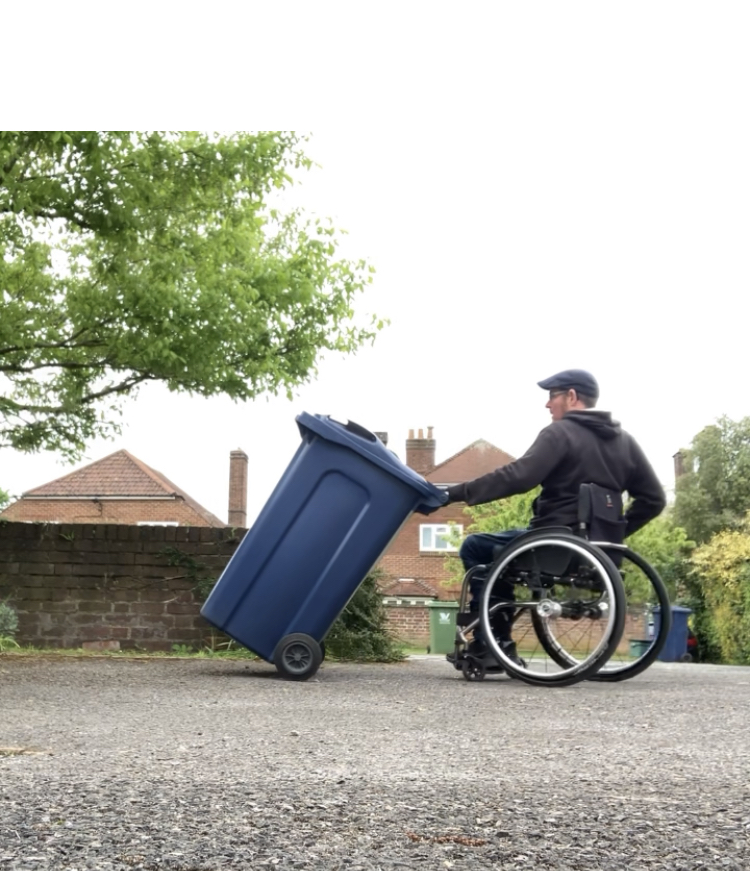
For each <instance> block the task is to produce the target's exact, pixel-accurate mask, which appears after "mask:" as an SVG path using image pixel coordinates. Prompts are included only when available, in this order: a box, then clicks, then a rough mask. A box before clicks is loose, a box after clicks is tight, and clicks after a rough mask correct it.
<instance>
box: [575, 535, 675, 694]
mask: <svg viewBox="0 0 750 871" xmlns="http://www.w3.org/2000/svg"><path fill="white" fill-rule="evenodd" d="M618 550H619V551H620V553H621V554H622V556H623V562H624V561H625V560H627V561H629V562H631V563H633V565H635V566H637V567H638V568H639V569H640V570H641V571H642V572H643V574H644V575H645V576H646V578H647V579H648V581H649V583H650V584H651V588H652V589H651V591H652V594H653V601H655V602H656V605H657V606H658V607H659V608H660V612H661V620H660V621H659V634H658V635H655V636H654V639H653V642H652V644H651V646H650V647H649V648H648V649H647V650H646V651H645V652H644V653H643V654H641V656H639V657H637V658H636V659H630V657H629V656H628V657H627V658H626V657H622V658H621V657H620V656H619V655H618V654H617V653H614V654H613V655H612V656H611V657H610V658H609V660H608V661H607V662H606V663H605V664H604V665H603V666H602V667H601V668H600V669H599V671H598V672H597V673H596V674H595V675H592V676H591V677H590V678H589V680H599V681H610V682H613V683H614V682H616V681H621V680H628V679H629V678H631V677H635V676H636V675H639V674H641V673H642V672H644V671H645V670H646V669H647V668H648V667H649V666H650V665H651V664H652V663H653V662H654V661H655V660H656V658H657V657H658V656H659V654H660V653H661V652H662V650H663V648H664V645H665V644H666V642H667V636H668V635H669V630H670V629H671V627H672V607H671V603H670V601H669V593H668V592H667V588H666V586H665V585H664V581H662V579H661V578H660V577H659V575H658V573H657V571H656V569H655V568H654V567H653V566H651V565H649V563H647V562H646V560H645V559H643V557H642V556H640V555H639V554H637V553H635V551H632V550H630V548H628V547H625V548H618ZM622 570H623V566H622V565H621V566H620V571H621V572H622ZM625 599H626V604H625V609H626V613H627V614H634V612H635V613H636V614H637V615H638V617H645V609H643V608H642V607H639V606H637V605H636V603H635V602H629V601H628V599H629V596H628V591H627V587H625ZM634 616H635V615H634Z"/></svg>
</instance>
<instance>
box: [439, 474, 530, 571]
mask: <svg viewBox="0 0 750 871" xmlns="http://www.w3.org/2000/svg"><path fill="white" fill-rule="evenodd" d="M540 490H541V488H540V487H535V488H534V489H533V490H530V491H529V492H528V493H519V494H518V495H516V496H509V497H508V498H507V499H498V500H497V501H495V502H485V503H484V504H482V505H467V506H466V508H464V514H466V515H467V517H469V518H470V523H469V524H468V526H466V527H465V529H464V534H463V535H461V534H460V533H459V531H458V528H457V527H456V526H454V527H453V529H452V530H451V536H450V543H451V544H452V545H453V546H454V547H456V548H458V547H460V545H461V542H462V541H463V539H464V538H465V537H466V536H467V535H471V534H473V533H478V532H489V533H494V532H503V531H504V530H506V529H523V528H525V527H527V526H528V525H529V523H530V522H531V518H532V516H533V514H534V509H533V503H534V499H536V497H537V496H538V495H539V492H540ZM445 566H446V569H447V570H448V571H449V572H450V578H448V580H446V581H444V586H446V587H460V585H461V581H462V579H463V576H464V573H465V572H464V568H463V565H462V564H461V560H460V559H459V558H458V557H457V556H449V557H448V558H447V559H446V561H445Z"/></svg>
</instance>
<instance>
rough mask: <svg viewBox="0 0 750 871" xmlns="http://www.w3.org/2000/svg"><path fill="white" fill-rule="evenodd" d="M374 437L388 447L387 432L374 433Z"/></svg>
mask: <svg viewBox="0 0 750 871" xmlns="http://www.w3.org/2000/svg"><path fill="white" fill-rule="evenodd" d="M375 435H376V436H377V437H378V438H379V439H380V441H381V442H383V444H384V445H385V446H386V447H388V433H387V432H376V433H375Z"/></svg>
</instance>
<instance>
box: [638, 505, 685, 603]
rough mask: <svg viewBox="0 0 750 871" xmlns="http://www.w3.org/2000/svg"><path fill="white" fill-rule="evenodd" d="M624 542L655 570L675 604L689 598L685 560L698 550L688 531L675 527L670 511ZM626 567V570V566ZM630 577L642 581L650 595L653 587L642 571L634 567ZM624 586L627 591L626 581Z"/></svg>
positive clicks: (644, 588)
mask: <svg viewBox="0 0 750 871" xmlns="http://www.w3.org/2000/svg"><path fill="white" fill-rule="evenodd" d="M625 543H626V544H627V546H628V547H629V548H630V549H631V550H634V551H635V552H636V553H637V554H640V555H641V556H642V557H643V558H644V559H645V560H646V562H648V563H649V564H650V565H652V566H653V567H654V568H655V569H656V571H657V572H658V574H659V575H660V576H661V579H662V580H663V581H664V583H665V584H666V586H667V590H669V597H670V599H671V600H672V601H673V602H675V601H677V600H680V601H681V600H683V599H685V598H686V597H687V596H688V595H689V593H688V590H687V589H686V585H685V572H686V561H687V559H688V557H689V556H690V553H691V552H692V550H693V548H694V547H695V542H693V541H690V539H689V538H688V536H687V533H686V532H685V530H684V529H683V528H682V527H681V526H677V525H676V524H675V522H674V518H673V516H672V514H671V512H665V513H664V514H662V515H660V516H659V517H656V518H655V519H654V520H652V521H650V522H649V523H647V524H646V525H645V526H644V527H642V528H641V529H639V530H638V532H636V533H634V534H633V535H631V536H630V537H629V538H628V539H627V541H626V542H625ZM624 568H627V563H626V565H625V567H624ZM630 575H631V576H632V577H638V578H639V582H640V583H641V584H642V585H643V590H644V593H646V592H649V593H650V589H651V588H650V585H649V584H648V581H647V580H646V578H645V577H644V576H643V575H642V574H641V573H640V572H635V571H633V570H632V568H631V571H630ZM625 583H626V589H627V584H628V579H627V578H626V579H625Z"/></svg>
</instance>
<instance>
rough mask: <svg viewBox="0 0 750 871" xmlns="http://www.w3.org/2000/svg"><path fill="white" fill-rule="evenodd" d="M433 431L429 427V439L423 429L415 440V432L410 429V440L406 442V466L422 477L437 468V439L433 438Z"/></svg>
mask: <svg viewBox="0 0 750 871" xmlns="http://www.w3.org/2000/svg"><path fill="white" fill-rule="evenodd" d="M432 429H433V428H432V427H431V426H428V427H427V438H425V437H424V431H423V430H421V429H420V430H418V432H417V437H416V438H414V430H413V429H410V430H409V438H408V439H407V440H406V465H407V466H409V467H410V468H412V469H414V471H415V472H419V474H420V475H426V474H427V472H429V471H430V470H431V469H434V468H435V439H434V438H433V437H432Z"/></svg>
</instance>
